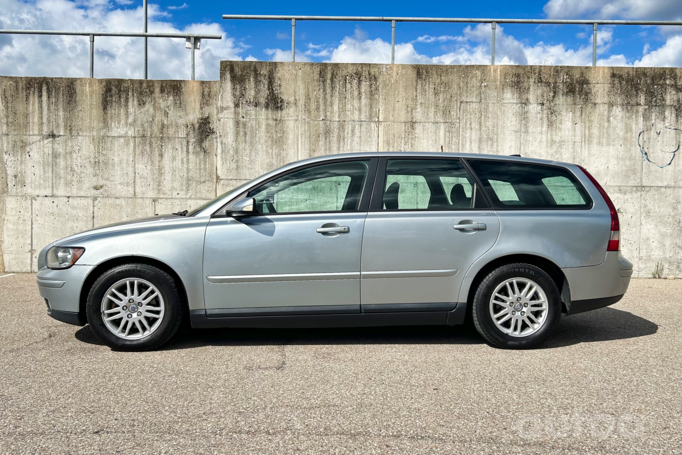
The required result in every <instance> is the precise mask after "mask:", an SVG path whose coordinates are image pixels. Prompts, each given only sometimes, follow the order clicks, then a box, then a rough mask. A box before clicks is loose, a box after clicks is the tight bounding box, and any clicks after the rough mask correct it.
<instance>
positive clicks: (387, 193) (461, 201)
mask: <svg viewBox="0 0 682 455" xmlns="http://www.w3.org/2000/svg"><path fill="white" fill-rule="evenodd" d="M474 207H476V208H482V207H486V204H485V200H484V198H483V197H479V198H476V186H475V183H474V180H473V179H472V178H471V176H470V175H469V173H468V171H467V170H466V169H465V168H464V166H463V165H462V163H461V162H460V161H459V160H454V159H389V160H388V161H387V164H386V182H385V185H384V194H383V201H382V209H383V210H462V209H470V208H474Z"/></svg>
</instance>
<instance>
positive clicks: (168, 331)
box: [87, 264, 183, 351]
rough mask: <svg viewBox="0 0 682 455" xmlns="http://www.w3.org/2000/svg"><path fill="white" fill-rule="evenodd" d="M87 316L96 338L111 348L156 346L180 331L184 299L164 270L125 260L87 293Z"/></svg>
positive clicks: (146, 347)
mask: <svg viewBox="0 0 682 455" xmlns="http://www.w3.org/2000/svg"><path fill="white" fill-rule="evenodd" d="M87 316H88V323H89V324H90V327H91V328H92V331H93V332H94V333H95V335H96V336H97V338H98V339H99V340H100V341H102V342H104V343H105V344H106V345H107V346H109V347H110V348H112V349H117V350H128V351H143V350H149V349H156V348H158V347H160V346H161V345H163V344H164V343H166V342H167V341H168V340H170V339H171V338H172V337H173V335H175V333H176V332H177V331H178V328H179V327H180V325H181V323H182V316H183V311H182V300H181V298H180V294H179V292H178V289H177V287H176V284H175V282H174V280H173V278H172V277H171V276H170V275H168V274H167V273H166V272H164V271H163V270H161V269H158V268H156V267H153V266H150V265H146V264H126V265H121V266H118V267H114V268H112V269H111V270H108V271H107V272H105V273H104V274H102V276H100V277H99V278H98V279H97V281H96V282H95V284H94V285H93V286H92V288H91V289H90V293H89V294H88V300H87Z"/></svg>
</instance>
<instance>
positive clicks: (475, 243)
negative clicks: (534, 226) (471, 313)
mask: <svg viewBox="0 0 682 455" xmlns="http://www.w3.org/2000/svg"><path fill="white" fill-rule="evenodd" d="M499 230H500V223H499V219H498V217H497V215H496V214H495V213H494V212H493V210H491V209H490V208H489V207H488V204H487V202H486V200H485V198H484V196H483V194H482V193H481V191H480V189H479V188H477V185H476V183H475V181H474V179H473V178H472V176H471V175H470V174H469V172H468V171H467V170H466V168H465V166H464V164H463V163H462V162H461V161H460V160H459V159H452V158H443V159H441V158H437V159H436V158H434V159H431V158H398V157H396V158H382V160H381V161H380V163H379V172H378V173H377V179H376V183H375V189H374V193H373V196H372V205H371V208H370V212H369V214H368V216H367V219H366V221H365V232H364V236H363V243H362V266H361V270H362V286H361V288H362V289H361V294H362V307H363V311H366V312H372V311H386V312H392V311H415V310H418V311H419V310H447V309H452V308H453V307H454V305H455V303H457V295H458V293H459V288H460V285H461V282H462V279H463V277H464V275H465V274H466V271H467V269H468V268H469V266H470V265H471V264H472V263H473V262H474V261H475V260H476V259H477V258H479V257H480V256H481V255H483V253H485V252H486V251H487V250H489V249H490V248H491V247H492V246H493V244H494V243H495V241H496V239H497V237H498V234H499Z"/></svg>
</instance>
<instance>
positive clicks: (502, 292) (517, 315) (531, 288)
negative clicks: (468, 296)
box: [472, 264, 561, 349]
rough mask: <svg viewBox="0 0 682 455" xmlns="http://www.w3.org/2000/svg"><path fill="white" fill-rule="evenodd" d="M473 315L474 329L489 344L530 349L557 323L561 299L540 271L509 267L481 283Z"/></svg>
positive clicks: (552, 282) (501, 269)
mask: <svg viewBox="0 0 682 455" xmlns="http://www.w3.org/2000/svg"><path fill="white" fill-rule="evenodd" d="M472 314H473V319H474V324H475V326H476V329H477V330H478V332H479V333H480V334H481V336H483V338H484V339H485V340H486V341H487V342H488V343H490V344H491V345H493V346H496V347H500V348H516V349H523V348H532V347H535V346H538V345H540V344H541V343H543V342H544V341H545V340H547V338H548V337H549V336H550V335H551V333H552V332H553V331H554V329H555V328H556V325H557V324H558V323H559V320H560V319H561V298H560V296H559V290H558V289H557V286H556V284H555V283H554V280H552V278H551V277H550V276H549V275H548V274H547V273H546V272H545V271H544V270H542V269H541V268H539V267H536V266H534V265H531V264H508V265H504V266H502V267H499V268H497V269H495V270H493V271H492V272H491V273H490V274H489V275H488V276H487V277H486V278H485V279H484V280H483V281H482V282H481V284H480V285H479V287H478V290H477V291H476V295H475V297H474V302H473V311H472Z"/></svg>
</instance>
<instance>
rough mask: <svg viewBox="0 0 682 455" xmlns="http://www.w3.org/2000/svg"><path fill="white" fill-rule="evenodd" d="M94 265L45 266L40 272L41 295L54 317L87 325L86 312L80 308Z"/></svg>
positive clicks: (38, 279)
mask: <svg viewBox="0 0 682 455" xmlns="http://www.w3.org/2000/svg"><path fill="white" fill-rule="evenodd" d="M93 268H94V266H89V265H74V266H73V267H71V268H68V269H66V270H51V269H47V268H44V269H42V270H41V271H40V272H38V277H37V282H38V290H39V291H40V295H41V296H42V297H43V298H44V299H45V303H46V304H47V314H48V315H49V316H51V317H52V318H54V319H56V320H58V321H62V322H66V323H68V324H74V325H85V323H86V319H85V313H84V312H83V311H81V309H80V296H81V289H82V288H83V283H84V282H85V279H86V278H87V276H88V274H89V273H90V272H91V271H92V269H93Z"/></svg>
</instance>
